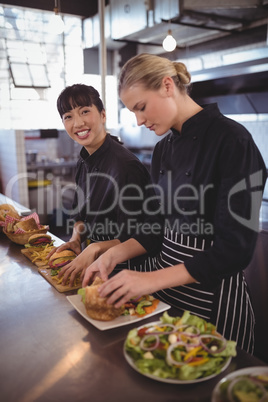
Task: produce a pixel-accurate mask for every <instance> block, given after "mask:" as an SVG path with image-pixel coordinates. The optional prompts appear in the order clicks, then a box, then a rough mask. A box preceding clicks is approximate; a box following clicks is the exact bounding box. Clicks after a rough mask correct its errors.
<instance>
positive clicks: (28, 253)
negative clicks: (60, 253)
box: [21, 248, 48, 267]
mask: <svg viewBox="0 0 268 402" xmlns="http://www.w3.org/2000/svg"><path fill="white" fill-rule="evenodd" d="M40 250H42V249H41V248H40ZM21 252H22V254H23V255H24V256H25V257H26V258H28V259H29V260H30V261H31V262H32V263H33V264H34V265H36V266H37V267H48V264H47V263H46V262H44V261H40V260H36V261H34V262H33V260H34V258H35V256H36V255H35V254H34V252H33V251H31V250H29V249H28V248H23V249H21Z"/></svg>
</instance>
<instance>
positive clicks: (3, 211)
mask: <svg viewBox="0 0 268 402" xmlns="http://www.w3.org/2000/svg"><path fill="white" fill-rule="evenodd" d="M7 215H9V216H11V217H12V218H15V219H20V218H21V217H20V215H19V214H18V212H17V211H16V209H15V208H14V207H13V205H11V204H1V205H0V221H2V222H5V220H6V216H7Z"/></svg>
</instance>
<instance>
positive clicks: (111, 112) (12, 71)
mask: <svg viewBox="0 0 268 402" xmlns="http://www.w3.org/2000/svg"><path fill="white" fill-rule="evenodd" d="M55 19H56V23H55V22H54V20H55ZM267 21H268V0H263V1H261V0H259V1H257V0H233V1H232V0H229V1H225V2H224V4H223V2H222V1H220V0H213V1H212V0H203V1H202V2H201V1H197V0H184V1H182V0H166V1H161V0H154V1H153V0H151V1H150V0H147V1H144V0H135V2H134V1H127V0H110V1H104V0H98V1H92V0H91V1H87V0H79V1H75V0H68V1H63V0H61V1H59V0H50V1H48V0H39V1H38V2H37V1H35V0H17V1H16V0H10V1H5V2H4V3H2V2H1V3H0V66H1V68H0V177H1V180H0V187H1V188H0V192H1V193H3V194H6V195H7V196H9V197H10V198H12V199H14V200H15V201H17V202H19V203H21V204H23V205H25V206H26V207H28V208H30V209H31V210H37V212H38V213H39V215H40V218H41V220H42V223H45V224H49V225H50V227H51V228H52V229H53V231H54V233H55V234H57V231H58V232H59V233H60V234H61V235H62V236H65V235H66V227H65V220H66V216H67V215H68V210H69V208H70V205H71V202H72V197H73V192H74V172H75V166H76V161H77V157H78V155H79V152H80V148H79V147H78V146H77V144H75V143H74V142H73V141H72V140H70V139H69V137H68V135H67V134H66V133H65V131H64V130H63V126H62V122H61V119H60V117H59V116H58V112H57V110H56V99H57V97H58V95H59V93H60V92H61V90H62V89H63V88H64V87H65V86H66V85H72V84H74V83H85V84H89V85H93V86H95V87H96V88H97V89H98V90H99V92H100V95H101V97H102V99H103V101H104V103H105V107H106V111H107V131H109V132H110V133H111V134H113V135H116V136H118V137H120V139H121V140H122V141H123V142H124V145H125V146H126V147H128V148H129V149H131V150H132V151H133V152H134V153H135V154H136V155H137V156H138V157H139V158H140V160H141V161H142V162H143V163H144V164H145V166H146V167H147V168H148V169H149V168H150V161H151V155H152V150H153V147H154V145H155V143H156V142H157V141H158V140H159V138H158V137H156V136H155V135H154V133H151V132H150V131H149V130H147V129H146V128H144V127H137V125H136V121H135V117H134V116H133V115H132V114H131V113H130V112H128V111H127V110H126V109H125V108H124V107H123V105H122V103H121V102H120V100H119V99H118V95H117V77H118V73H119V71H120V68H121V67H122V65H123V64H124V63H125V62H126V61H127V60H128V59H129V58H130V57H132V56H134V55H135V54H139V53H143V52H148V53H153V54H159V55H161V56H164V57H167V58H169V59H171V60H179V61H182V62H184V63H185V64H186V65H187V68H188V70H189V71H190V72H191V74H192V83H193V85H192V93H191V95H192V97H193V98H194V99H195V100H196V101H198V102H199V103H201V104H202V103H208V102H217V103H218V105H219V107H220V110H221V111H222V112H223V113H224V114H225V115H227V116H230V117H231V118H233V119H235V120H237V121H239V122H241V123H242V124H243V125H244V126H245V127H246V128H248V130H249V131H250V132H251V134H252V135H253V137H254V140H255V142H256V143H257V145H258V147H259V149H260V151H261V153H262V155H263V158H264V160H265V162H266V164H268V136H267V132H268V39H267ZM168 34H170V36H172V37H173V38H174V39H175V47H174V49H173V50H170V49H169V51H168V50H165V49H164V48H163V40H164V39H165V38H166V36H167V35H168ZM267 201H268V192H267V190H265V194H264V199H263V204H262V210H261V220H260V226H261V228H263V229H266V228H267V227H268V222H267V221H268V216H267V215H268V214H267V212H266V211H267V205H268V202H267Z"/></svg>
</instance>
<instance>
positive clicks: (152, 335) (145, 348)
mask: <svg viewBox="0 0 268 402" xmlns="http://www.w3.org/2000/svg"><path fill="white" fill-rule="evenodd" d="M152 337H153V338H155V342H154V343H153V344H152V345H151V346H146V345H145V343H146V341H147V340H148V339H149V338H152ZM159 343H160V341H159V337H158V335H155V334H150V335H145V336H144V337H143V338H142V340H141V342H140V348H141V349H142V350H147V351H148V350H155V349H156V348H157V347H158V346H159Z"/></svg>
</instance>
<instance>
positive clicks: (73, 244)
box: [47, 240, 81, 260]
mask: <svg viewBox="0 0 268 402" xmlns="http://www.w3.org/2000/svg"><path fill="white" fill-rule="evenodd" d="M63 250H72V251H73V252H74V253H75V254H76V255H78V254H80V253H81V243H80V241H79V240H69V241H67V242H66V243H64V244H62V245H61V246H59V247H55V248H54V249H53V250H52V251H50V253H49V254H48V256H47V259H48V260H49V259H50V257H51V256H52V255H53V254H54V253H56V252H57V253H59V252H61V251H63Z"/></svg>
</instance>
